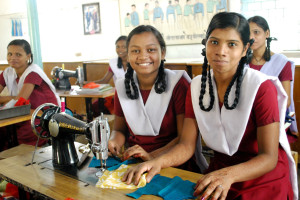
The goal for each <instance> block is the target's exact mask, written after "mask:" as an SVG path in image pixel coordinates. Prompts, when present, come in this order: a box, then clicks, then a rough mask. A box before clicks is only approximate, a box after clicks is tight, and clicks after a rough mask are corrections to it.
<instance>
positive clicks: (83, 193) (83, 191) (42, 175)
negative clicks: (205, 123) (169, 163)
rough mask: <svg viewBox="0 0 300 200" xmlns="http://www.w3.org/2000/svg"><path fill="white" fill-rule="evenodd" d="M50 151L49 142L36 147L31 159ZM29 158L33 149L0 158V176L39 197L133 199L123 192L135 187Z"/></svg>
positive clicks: (174, 172)
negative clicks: (88, 178) (102, 182)
mask: <svg viewBox="0 0 300 200" xmlns="http://www.w3.org/2000/svg"><path fill="white" fill-rule="evenodd" d="M19 148H20V147H19ZM40 152H43V153H40ZM47 152H48V153H47ZM49 152H51V146H50V147H46V148H41V149H39V151H38V152H37V153H36V155H35V159H34V161H35V162H36V163H42V162H45V161H47V160H49V156H48V155H49ZM31 158H32V152H30V153H26V154H23V155H17V156H14V157H10V158H6V159H3V160H0V169H1V170H0V177H1V178H3V179H5V180H7V181H8V182H10V183H13V184H15V185H17V186H18V187H20V188H21V189H23V190H25V191H27V192H30V193H31V194H34V196H39V197H40V198H41V199H58V200H59V199H62V200H64V199H66V198H67V197H69V198H73V199H76V200H86V199H89V200H93V199H105V200H110V199H118V200H120V199H122V200H123V199H131V200H132V198H130V197H128V196H126V195H125V194H126V193H130V192H133V191H134V190H115V189H102V188H96V187H95V185H91V184H87V183H85V182H83V181H79V180H76V179H74V178H71V177H69V176H66V175H63V174H62V173H58V172H57V171H54V170H50V169H49V168H46V167H43V166H41V165H40V164H33V165H30V162H31ZM87 166H88V165H87ZM160 174H161V175H163V176H167V177H174V176H179V177H181V178H182V179H183V180H190V181H192V182H196V181H197V180H198V179H199V178H200V177H201V174H197V173H193V172H189V171H185V170H181V169H177V168H171V167H170V168H166V169H163V170H162V171H161V173H160ZM139 199H151V200H152V199H161V198H160V197H157V196H152V195H143V196H141V197H140V198H139Z"/></svg>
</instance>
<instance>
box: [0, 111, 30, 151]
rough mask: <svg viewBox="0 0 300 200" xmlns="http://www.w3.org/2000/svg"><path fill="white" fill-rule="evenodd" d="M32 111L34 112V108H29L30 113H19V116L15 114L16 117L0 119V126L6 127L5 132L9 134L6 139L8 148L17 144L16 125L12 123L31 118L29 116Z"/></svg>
mask: <svg viewBox="0 0 300 200" xmlns="http://www.w3.org/2000/svg"><path fill="white" fill-rule="evenodd" d="M33 112H34V110H33V109H31V110H30V113H29V114H28V115H21V116H17V117H10V118H6V119H1V120H0V127H6V129H7V132H8V133H9V135H10V137H9V139H8V147H9V148H10V147H14V146H16V145H18V140H17V134H16V127H15V125H14V124H17V123H20V122H25V121H28V120H31V116H32V113H33ZM0 134H1V133H0Z"/></svg>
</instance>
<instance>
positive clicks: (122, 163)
mask: <svg viewBox="0 0 300 200" xmlns="http://www.w3.org/2000/svg"><path fill="white" fill-rule="evenodd" d="M134 163H137V160H136V159H129V160H125V161H124V162H121V163H119V164H117V165H114V166H112V167H108V168H107V170H108V171H113V170H115V169H118V168H119V167H120V166H121V165H129V164H134Z"/></svg>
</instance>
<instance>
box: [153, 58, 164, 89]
mask: <svg viewBox="0 0 300 200" xmlns="http://www.w3.org/2000/svg"><path fill="white" fill-rule="evenodd" d="M166 87H167V82H166V73H165V70H164V61H163V60H162V61H161V63H160V66H159V69H158V75H157V80H156V82H155V86H154V89H155V92H156V93H157V94H161V93H163V92H164V91H165V90H166Z"/></svg>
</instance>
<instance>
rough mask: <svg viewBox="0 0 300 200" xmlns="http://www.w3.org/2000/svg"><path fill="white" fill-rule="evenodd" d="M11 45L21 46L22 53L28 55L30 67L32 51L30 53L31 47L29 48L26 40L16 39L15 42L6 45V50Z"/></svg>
mask: <svg viewBox="0 0 300 200" xmlns="http://www.w3.org/2000/svg"><path fill="white" fill-rule="evenodd" d="M11 45H15V46H21V47H22V48H23V49H24V51H25V52H26V54H27V55H28V54H30V59H29V61H28V65H31V64H32V62H33V54H32V51H31V47H30V44H29V43H28V42H27V41H26V40H23V39H16V40H13V41H11V42H10V43H9V44H8V45H7V48H8V47H9V46H11Z"/></svg>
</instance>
